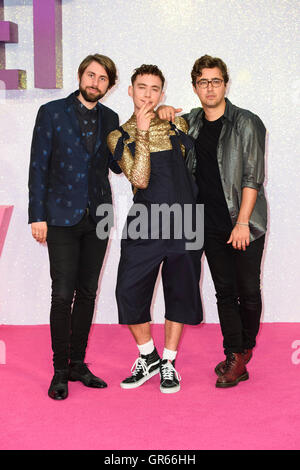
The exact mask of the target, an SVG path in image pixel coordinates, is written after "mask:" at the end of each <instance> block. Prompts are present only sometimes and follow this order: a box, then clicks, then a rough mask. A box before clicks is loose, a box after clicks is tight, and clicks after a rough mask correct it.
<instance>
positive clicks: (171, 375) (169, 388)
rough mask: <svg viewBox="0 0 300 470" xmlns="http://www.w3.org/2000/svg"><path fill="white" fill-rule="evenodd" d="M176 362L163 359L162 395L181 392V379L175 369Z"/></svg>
mask: <svg viewBox="0 0 300 470" xmlns="http://www.w3.org/2000/svg"><path fill="white" fill-rule="evenodd" d="M174 366H175V361H172V362H171V361H168V359H163V360H162V361H161V363H160V371H159V372H160V391H161V392H162V393H175V392H179V390H180V383H179V382H180V380H181V377H180V375H179V374H178V372H177V371H176V369H175V367H174Z"/></svg>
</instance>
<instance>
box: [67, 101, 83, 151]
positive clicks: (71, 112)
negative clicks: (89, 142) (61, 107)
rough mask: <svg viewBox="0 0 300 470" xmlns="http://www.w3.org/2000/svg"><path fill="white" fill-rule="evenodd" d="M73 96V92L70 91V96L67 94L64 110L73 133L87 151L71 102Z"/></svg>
mask: <svg viewBox="0 0 300 470" xmlns="http://www.w3.org/2000/svg"><path fill="white" fill-rule="evenodd" d="M74 96H75V93H72V94H71V95H70V96H68V98H67V107H66V111H67V114H68V116H69V119H70V122H71V126H72V128H73V130H74V132H75V135H76V136H77V138H79V139H80V143H81V144H82V145H83V146H84V148H85V150H86V151H87V148H86V145H85V140H84V138H83V137H82V135H81V129H80V126H79V121H78V118H77V116H76V112H75V109H74V105H73V102H72V101H73V99H74Z"/></svg>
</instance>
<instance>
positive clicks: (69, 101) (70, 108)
mask: <svg viewBox="0 0 300 470" xmlns="http://www.w3.org/2000/svg"><path fill="white" fill-rule="evenodd" d="M78 94H79V91H78V90H77V91H75V92H73V93H71V94H70V95H69V96H68V97H67V98H66V105H67V112H68V114H69V116H70V119H71V122H72V125H73V127H74V129H75V130H76V132H77V134H78V135H79V136H80V141H81V143H82V144H83V145H84V147H85V148H86V146H85V142H84V139H82V137H81V131H80V126H79V122H78V119H77V116H76V112H75V106H74V105H75V104H76V102H75V103H74V99H77V96H78ZM96 108H97V111H98V131H97V137H96V144H95V150H94V153H97V151H98V149H99V147H100V145H101V134H102V125H101V124H102V112H103V108H102V105H101V103H99V101H98V103H97V105H96Z"/></svg>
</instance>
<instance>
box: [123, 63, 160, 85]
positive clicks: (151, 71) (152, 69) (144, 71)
mask: <svg viewBox="0 0 300 470" xmlns="http://www.w3.org/2000/svg"><path fill="white" fill-rule="evenodd" d="M138 75H156V76H157V77H159V78H160V79H161V82H162V88H163V87H164V84H165V77H164V76H163V73H162V71H161V70H160V69H159V68H158V67H157V65H147V64H143V65H141V66H140V67H138V68H137V69H135V70H134V73H133V75H132V77H131V84H132V85H133V84H134V82H135V80H136V77H137V76H138Z"/></svg>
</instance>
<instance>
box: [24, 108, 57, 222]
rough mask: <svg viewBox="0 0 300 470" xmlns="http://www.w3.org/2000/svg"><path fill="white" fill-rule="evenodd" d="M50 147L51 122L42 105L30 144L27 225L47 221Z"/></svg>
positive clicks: (51, 143) (51, 137)
mask: <svg viewBox="0 0 300 470" xmlns="http://www.w3.org/2000/svg"><path fill="white" fill-rule="evenodd" d="M52 145H53V127H52V120H51V116H50V114H49V112H48V111H47V109H46V106H45V105H43V106H41V107H40V109H39V111H38V114H37V118H36V122H35V126H34V130H33V136H32V143H31V156H30V165H29V181H28V189H29V207H28V215H29V219H28V223H29V224H31V223H32V222H43V221H46V220H47V211H46V199H47V189H48V171H49V163H50V159H51V153H52Z"/></svg>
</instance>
